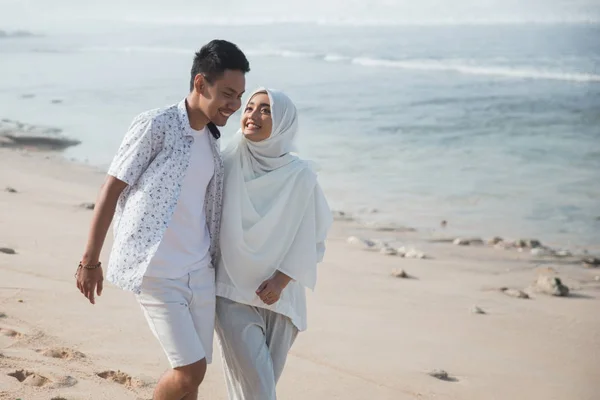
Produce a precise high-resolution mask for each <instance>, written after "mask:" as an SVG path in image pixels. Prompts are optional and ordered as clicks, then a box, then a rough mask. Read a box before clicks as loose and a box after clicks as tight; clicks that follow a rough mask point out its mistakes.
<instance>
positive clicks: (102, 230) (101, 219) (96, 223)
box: [77, 175, 127, 304]
mask: <svg viewBox="0 0 600 400" xmlns="http://www.w3.org/2000/svg"><path fill="white" fill-rule="evenodd" d="M126 187H127V184H126V183H125V182H123V181H121V180H119V179H117V178H115V177H114V176H110V175H108V176H107V178H106V181H105V182H104V184H103V185H102V187H101V189H100V194H99V195H98V199H97V200H96V206H95V207H94V216H93V217H92V223H91V226H90V231H89V233H88V240H87V245H86V248H85V252H84V253H83V257H82V259H81V264H82V265H84V266H85V265H95V264H98V262H99V261H100V252H101V251H102V246H103V245H104V240H105V239H106V234H107V233H108V228H109V227H110V224H111V222H112V219H113V216H114V214H115V209H116V207H117V201H118V200H119V196H120V195H121V192H123V190H124V189H125V188H126ZM103 279H104V277H103V274H102V268H101V267H99V268H94V269H87V268H80V269H79V270H78V271H77V288H78V289H79V290H80V291H81V293H83V295H84V296H85V297H87V298H88V299H89V301H90V303H92V304H95V302H96V301H95V298H94V295H95V293H97V294H98V296H100V295H101V294H102V287H103Z"/></svg>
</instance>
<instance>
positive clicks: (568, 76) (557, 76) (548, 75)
mask: <svg viewBox="0 0 600 400" xmlns="http://www.w3.org/2000/svg"><path fill="white" fill-rule="evenodd" d="M81 50H82V51H105V52H121V53H164V54H185V55H190V54H193V52H194V49H187V48H177V47H156V46H125V47H87V48H83V49H81ZM245 52H246V54H247V55H249V56H255V57H282V58H310V59H315V60H321V61H323V62H331V63H340V62H341V63H350V64H354V65H358V66H362V67H376V68H395V69H405V70H414V71H423V72H446V73H447V72H450V73H460V74H465V75H480V76H495V77H503V78H512V79H543V80H559V81H570V82H586V83H592V82H600V75H598V74H592V73H584V72H571V71H561V70H550V69H541V68H535V67H523V66H497V65H485V64H479V63H477V62H476V61H475V60H444V59H440V60H431V59H404V60H392V59H384V58H369V57H350V56H347V55H343V54H337V53H326V54H322V53H315V52H303V51H296V50H286V49H268V48H258V49H249V50H245Z"/></svg>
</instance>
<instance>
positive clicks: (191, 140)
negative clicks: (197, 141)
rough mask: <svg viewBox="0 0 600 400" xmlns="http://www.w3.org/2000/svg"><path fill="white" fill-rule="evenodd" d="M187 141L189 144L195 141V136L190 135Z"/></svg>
mask: <svg viewBox="0 0 600 400" xmlns="http://www.w3.org/2000/svg"><path fill="white" fill-rule="evenodd" d="M187 141H188V143H189V144H192V143H194V137H193V136H188V138H187Z"/></svg>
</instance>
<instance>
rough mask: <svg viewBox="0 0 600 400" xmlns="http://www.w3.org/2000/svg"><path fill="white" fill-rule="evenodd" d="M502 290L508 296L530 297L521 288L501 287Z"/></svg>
mask: <svg viewBox="0 0 600 400" xmlns="http://www.w3.org/2000/svg"><path fill="white" fill-rule="evenodd" d="M500 291H501V292H502V293H504V294H505V295H507V296H510V297H516V298H518V299H528V298H529V295H528V294H527V293H525V292H524V291H522V290H519V289H509V288H501V289H500Z"/></svg>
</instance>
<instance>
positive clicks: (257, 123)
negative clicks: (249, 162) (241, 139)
mask: <svg viewBox="0 0 600 400" xmlns="http://www.w3.org/2000/svg"><path fill="white" fill-rule="evenodd" d="M272 129H273V120H272V119H271V103H270V101H269V96H268V95H267V94H266V93H264V92H259V93H256V94H255V95H254V96H252V98H251V99H250V101H249V102H248V105H247V106H246V109H245V110H244V113H243V114H242V133H243V134H244V136H245V137H246V139H248V140H250V141H252V142H260V141H262V140H265V139H267V138H269V136H271V130H272Z"/></svg>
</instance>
